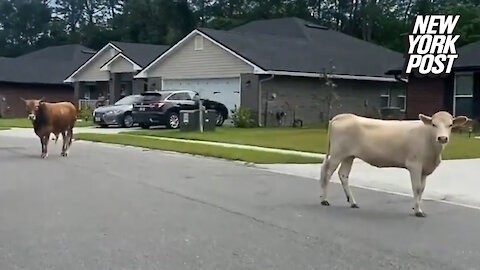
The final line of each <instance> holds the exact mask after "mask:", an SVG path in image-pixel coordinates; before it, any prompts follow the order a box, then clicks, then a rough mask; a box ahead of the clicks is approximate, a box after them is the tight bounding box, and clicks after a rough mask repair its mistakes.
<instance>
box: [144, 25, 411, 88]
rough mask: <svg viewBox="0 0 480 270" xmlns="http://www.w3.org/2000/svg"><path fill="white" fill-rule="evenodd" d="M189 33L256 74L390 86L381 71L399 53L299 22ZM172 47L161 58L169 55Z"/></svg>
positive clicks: (394, 61) (388, 65)
mask: <svg viewBox="0 0 480 270" xmlns="http://www.w3.org/2000/svg"><path fill="white" fill-rule="evenodd" d="M194 32H197V33H201V34H203V35H205V36H207V37H208V38H210V39H211V40H214V41H215V42H216V43H218V45H221V47H224V48H227V49H228V50H229V52H231V53H232V54H234V55H235V56H236V57H237V58H239V59H241V60H243V61H244V62H247V63H251V64H252V65H254V66H255V67H258V68H256V72H255V73H257V74H280V75H288V74H290V75H293V76H317V77H318V76H319V74H322V73H323V72H324V70H325V69H326V70H330V68H331V66H332V65H333V66H334V67H335V70H334V71H333V73H334V74H336V75H337V76H344V77H345V78H347V77H349V78H353V77H355V78H357V77H358V78H360V77H365V78H367V79H376V77H378V79H380V80H387V79H388V80H393V79H390V78H386V76H385V74H384V73H385V70H387V69H388V68H389V67H391V65H392V64H395V63H400V61H402V59H403V56H402V54H401V53H398V52H395V51H392V50H389V49H387V48H384V47H381V46H378V45H375V44H373V43H369V42H366V41H363V40H360V39H357V38H354V37H351V36H349V35H346V34H343V33H341V32H338V31H333V30H328V29H327V28H325V27H322V26H319V25H315V24H312V23H309V22H307V21H304V20H302V19H299V18H281V19H272V20H260V21H253V22H250V23H247V24H245V25H242V26H239V27H237V28H234V29H232V30H230V31H222V30H214V29H208V28H200V29H197V30H195V31H194ZM194 32H192V33H194ZM192 33H190V34H189V36H190V35H191V34H192ZM187 37H188V36H187ZM185 40H186V39H183V40H182V41H180V42H179V43H182V42H184V41H185ZM179 43H177V44H176V45H175V46H178V44H179ZM175 46H174V47H175ZM174 47H172V48H171V49H170V50H168V51H167V52H165V54H164V55H162V56H161V57H164V56H165V55H166V54H169V53H172V52H173V49H174ZM161 57H160V58H161ZM157 60H158V59H157ZM157 60H156V61H155V62H152V64H150V65H149V66H147V67H146V68H145V69H144V71H146V70H147V69H149V68H150V67H151V66H152V65H154V64H155V63H156V62H158V61H157ZM145 73H146V72H142V74H139V76H145ZM358 78H357V79H358Z"/></svg>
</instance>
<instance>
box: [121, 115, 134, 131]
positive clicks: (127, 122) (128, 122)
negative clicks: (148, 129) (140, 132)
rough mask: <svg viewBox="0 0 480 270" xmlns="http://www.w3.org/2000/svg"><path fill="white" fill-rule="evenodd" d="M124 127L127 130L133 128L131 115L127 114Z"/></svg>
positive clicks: (124, 118)
mask: <svg viewBox="0 0 480 270" xmlns="http://www.w3.org/2000/svg"><path fill="white" fill-rule="evenodd" d="M122 126H123V127H125V128H131V127H133V116H132V115H131V114H125V116H124V117H123V124H122Z"/></svg>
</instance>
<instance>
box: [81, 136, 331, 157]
mask: <svg viewBox="0 0 480 270" xmlns="http://www.w3.org/2000/svg"><path fill="white" fill-rule="evenodd" d="M75 138H76V139H77V140H85V141H93V142H104V143H113V144H120V145H130V146H137V147H143V148H149V149H159V150H167V151H174V152H181V153H189V154H195V155H202V156H209V157H217V158H223V159H230V160H240V161H246V162H254V163H258V164H268V163H320V162H321V161H322V160H321V159H320V158H309V157H302V156H298V155H291V154H276V153H270V152H263V151H257V150H244V149H231V148H226V147H221V146H208V145H200V144H193V143H188V142H171V141H161V140H156V139H152V138H145V137H136V136H132V135H127V134H92V133H79V134H76V135H75Z"/></svg>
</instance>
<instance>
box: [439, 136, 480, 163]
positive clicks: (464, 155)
mask: <svg viewBox="0 0 480 270" xmlns="http://www.w3.org/2000/svg"><path fill="white" fill-rule="evenodd" d="M475 136H479V135H478V134H476V135H475V134H472V138H468V134H458V133H453V134H452V137H451V138H450V142H449V143H448V144H447V146H446V147H445V150H444V151H443V155H442V156H443V159H468V158H480V140H479V139H475V138H474V137H475Z"/></svg>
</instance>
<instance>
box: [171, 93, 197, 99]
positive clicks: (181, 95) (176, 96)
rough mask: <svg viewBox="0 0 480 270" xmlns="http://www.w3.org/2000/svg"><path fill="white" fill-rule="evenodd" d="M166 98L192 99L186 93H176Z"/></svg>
mask: <svg viewBox="0 0 480 270" xmlns="http://www.w3.org/2000/svg"><path fill="white" fill-rule="evenodd" d="M168 100H192V98H191V97H190V95H189V94H188V93H184V92H182V93H176V94H173V95H171V96H170V97H169V98H168Z"/></svg>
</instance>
